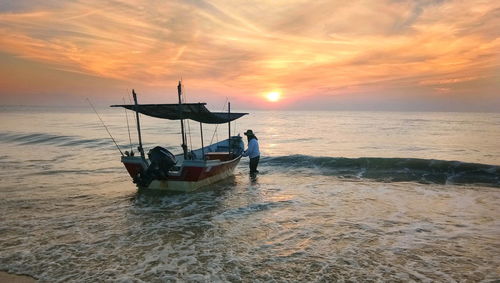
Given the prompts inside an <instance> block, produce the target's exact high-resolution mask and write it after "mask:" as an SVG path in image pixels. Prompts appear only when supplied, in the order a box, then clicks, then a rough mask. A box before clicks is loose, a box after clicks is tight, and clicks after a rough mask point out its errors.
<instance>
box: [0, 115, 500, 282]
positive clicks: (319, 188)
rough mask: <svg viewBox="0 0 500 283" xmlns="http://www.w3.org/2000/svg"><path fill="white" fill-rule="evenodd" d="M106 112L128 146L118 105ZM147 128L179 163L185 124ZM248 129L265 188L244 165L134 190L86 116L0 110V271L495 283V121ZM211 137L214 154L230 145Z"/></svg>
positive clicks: (297, 119) (499, 204)
mask: <svg viewBox="0 0 500 283" xmlns="http://www.w3.org/2000/svg"><path fill="white" fill-rule="evenodd" d="M98 111H99V112H100V114H101V116H102V118H103V120H104V122H105V123H106V124H107V126H108V127H109V129H110V131H111V133H112V134H113V136H114V137H115V139H116V140H117V142H118V143H119V144H120V147H121V148H122V150H130V142H129V136H128V131H127V121H126V117H125V113H124V111H123V109H115V108H113V109H112V108H102V107H101V108H98ZM129 114H130V113H129ZM128 118H129V123H130V127H131V135H132V142H133V143H134V144H136V140H137V139H136V134H135V130H134V129H135V123H134V121H133V119H132V118H133V117H132V115H129V116H128ZM141 122H142V126H143V138H144V141H145V148H146V150H147V149H149V148H151V147H153V146H154V145H162V146H165V147H167V148H168V149H170V150H171V151H173V152H175V153H179V152H180V146H179V145H180V143H181V142H180V136H179V122H178V121H163V120H157V119H152V118H147V117H142V120H141ZM189 128H190V130H191V132H192V134H191V135H190V137H191V139H190V143H189V144H190V145H191V144H192V146H193V147H194V148H197V147H199V145H200V144H201V142H200V136H199V134H198V130H199V124H198V123H194V122H191V123H190V125H189ZM246 129H253V130H254V132H255V133H256V135H257V136H258V138H259V141H260V146H261V152H262V158H261V163H260V165H259V170H260V173H259V174H258V176H257V177H256V178H251V177H249V175H248V171H249V170H248V159H243V160H242V162H241V163H240V164H239V165H238V167H237V168H236V170H235V174H234V176H233V177H230V178H228V179H226V180H224V181H222V182H219V183H217V184H214V185H213V186H211V187H209V188H206V189H204V190H202V191H199V192H195V193H190V194H152V193H139V192H137V189H136V188H135V186H134V184H132V182H131V180H130V177H129V176H128V174H127V173H126V171H125V169H124V168H123V166H122V164H121V163H120V155H119V152H118V150H117V149H116V147H115V146H114V145H113V143H112V142H111V140H110V139H109V137H108V136H107V133H106V131H105V130H104V129H103V127H102V126H101V125H100V122H99V120H98V118H97V117H96V115H95V114H94V113H93V112H92V111H91V110H88V109H76V108H75V109H54V108H53V109H45V108H26V107H25V108H23V107H3V108H0V169H1V170H0V178H1V182H0V195H1V198H0V270H3V271H8V272H13V273H19V274H27V275H31V276H33V277H35V278H37V279H39V280H40V281H41V282H71V281H84V282H102V281H117V282H169V281H172V282H174V281H188V282H269V281H271V282H287V281H301V282H335V281H423V282H430V281H441V282H442V281H467V282H481V281H482V282H491V281H496V280H500V269H499V266H500V256H499V255H500V220H499V219H500V114H498V113H496V114H486V113H414V112H405V113H396V112H342V111H337V112H306V111H295V112H285V111H269V112H266V111H253V112H252V113H251V114H250V115H249V116H245V117H244V118H242V119H240V120H239V121H237V122H236V123H235V124H233V130H234V132H235V133H243V132H244V131H245V130H246ZM204 130H205V132H204V138H205V139H204V140H205V144H208V143H209V142H210V140H211V139H212V136H213V137H214V138H213V141H214V142H215V141H216V140H218V139H224V138H226V137H227V135H228V133H227V127H226V126H225V125H221V126H219V127H218V129H217V132H216V134H213V133H214V130H215V127H214V126H209V125H205V126H204ZM135 146H136V145H133V146H132V147H135Z"/></svg>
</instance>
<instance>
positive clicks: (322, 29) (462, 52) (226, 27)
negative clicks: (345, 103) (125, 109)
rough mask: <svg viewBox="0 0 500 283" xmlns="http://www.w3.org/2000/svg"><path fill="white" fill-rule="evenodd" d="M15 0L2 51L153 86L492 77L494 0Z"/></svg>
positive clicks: (257, 87) (380, 85)
mask: <svg viewBox="0 0 500 283" xmlns="http://www.w3.org/2000/svg"><path fill="white" fill-rule="evenodd" d="M20 3H24V4H12V3H11V5H14V6H12V7H8V6H9V5H6V7H3V8H0V32H1V33H2V35H3V36H2V37H1V38H0V52H5V53H9V54H14V55H15V56H18V57H22V58H25V59H29V60H33V61H36V62H39V63H41V64H45V65H46V66H47V68H51V69H57V70H63V71H67V72H73V73H79V74H85V75H89V76H95V77H99V78H103V79H106V78H109V79H112V80H122V81H124V82H128V83H132V84H140V85H145V86H150V87H165V86H169V87H170V86H171V85H172V82H175V81H176V80H177V79H178V78H179V77H181V76H182V77H184V78H189V80H190V81H191V82H193V84H194V85H197V86H200V88H205V89H207V90H210V91H214V92H229V91H231V90H233V91H234V90H236V92H237V94H238V93H239V94H240V95H259V93H262V92H265V91H272V90H273V89H281V90H283V93H284V95H287V96H288V97H296V98H299V97H300V96H302V95H305V94H312V93H319V94H322V95H335V94H338V93H342V92H347V93H349V92H352V91H355V92H366V93H368V94H369V93H370V92H378V91H380V90H381V89H387V88H392V89H397V88H404V89H408V88H411V87H415V89H419V88H420V89H421V88H422V87H424V88H423V89H422V91H426V90H427V89H426V88H425V86H435V85H442V84H445V85H451V84H457V83H463V82H467V81H474V80H477V79H485V80H486V81H487V82H488V81H491V83H493V81H495V80H498V77H499V72H498V70H499V59H498V55H497V54H498V50H500V32H499V30H500V24H499V22H500V21H499V20H498V18H499V16H500V3H499V2H498V1H494V0H479V1H474V3H470V2H463V1H431V0H429V1H389V0H387V1H371V2H363V1H353V2H349V3H346V2H345V1H314V2H312V3H309V2H307V1H287V2H280V1H256V3H253V4H252V5H250V4H249V3H248V2H245V1H230V2H229V3H227V1H219V0H214V1H180V2H174V1H167V2H162V3H160V4H156V5H145V4H143V3H141V2H139V1H128V0H123V1H118V0H117V1H112V2H111V4H110V3H108V2H106V3H104V2H102V1H97V0H89V1H53V2H50V3H51V4H45V5H44V4H41V3H39V2H30V1H25V2H20ZM35 3H36V6H35ZM16 5H17V6H16ZM439 88H441V89H444V88H443V87H439ZM446 89H449V91H453V90H454V89H453V88H448V87H447V88H446Z"/></svg>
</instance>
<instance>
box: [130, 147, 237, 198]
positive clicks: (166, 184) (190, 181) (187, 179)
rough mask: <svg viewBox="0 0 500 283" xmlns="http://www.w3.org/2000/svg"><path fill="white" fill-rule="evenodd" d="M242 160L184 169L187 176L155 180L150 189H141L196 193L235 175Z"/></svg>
mask: <svg viewBox="0 0 500 283" xmlns="http://www.w3.org/2000/svg"><path fill="white" fill-rule="evenodd" d="M240 159H241V156H240V157H238V158H235V159H233V160H231V161H228V162H224V163H221V164H219V165H214V166H207V167H184V168H183V170H184V171H185V176H180V177H175V176H173V177H171V178H169V179H167V180H153V182H151V184H150V185H149V186H148V187H142V188H141V187H140V188H141V189H149V190H160V191H173V192H192V191H196V190H198V189H200V188H202V187H206V186H208V185H210V184H213V183H216V182H218V181H221V180H223V179H225V178H227V177H229V176H231V175H233V171H234V168H235V167H236V165H238V162H239V161H240Z"/></svg>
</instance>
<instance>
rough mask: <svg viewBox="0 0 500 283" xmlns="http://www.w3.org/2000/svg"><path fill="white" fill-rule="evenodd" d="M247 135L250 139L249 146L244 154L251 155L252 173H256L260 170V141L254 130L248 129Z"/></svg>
mask: <svg viewBox="0 0 500 283" xmlns="http://www.w3.org/2000/svg"><path fill="white" fill-rule="evenodd" d="M245 136H247V139H248V148H247V150H245V151H244V152H243V154H242V155H243V156H248V157H250V174H255V173H258V172H259V171H257V166H258V165H259V159H260V151H259V142H258V139H257V137H256V136H255V135H254V133H253V131H252V130H247V131H246V132H245Z"/></svg>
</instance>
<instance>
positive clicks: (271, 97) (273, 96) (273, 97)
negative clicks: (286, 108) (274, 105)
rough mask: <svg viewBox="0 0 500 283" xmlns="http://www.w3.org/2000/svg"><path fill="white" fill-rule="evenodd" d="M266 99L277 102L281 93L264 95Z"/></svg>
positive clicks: (275, 92)
mask: <svg viewBox="0 0 500 283" xmlns="http://www.w3.org/2000/svg"><path fill="white" fill-rule="evenodd" d="M266 98H267V100H269V101H270V102H277V101H278V100H280V98H281V92H279V91H272V92H268V93H267V94H266Z"/></svg>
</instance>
